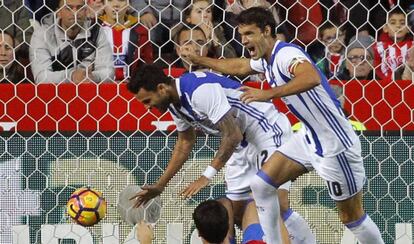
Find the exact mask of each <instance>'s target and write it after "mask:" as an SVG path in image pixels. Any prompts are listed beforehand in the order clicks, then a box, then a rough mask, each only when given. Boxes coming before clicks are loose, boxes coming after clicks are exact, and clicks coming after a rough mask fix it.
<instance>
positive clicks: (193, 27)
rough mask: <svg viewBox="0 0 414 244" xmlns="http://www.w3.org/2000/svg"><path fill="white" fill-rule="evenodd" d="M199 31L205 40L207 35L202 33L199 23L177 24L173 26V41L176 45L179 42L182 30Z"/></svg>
mask: <svg viewBox="0 0 414 244" xmlns="http://www.w3.org/2000/svg"><path fill="white" fill-rule="evenodd" d="M195 30H197V31H201V32H202V33H203V35H204V36H205V37H206V40H207V36H206V33H204V31H203V29H201V27H200V26H199V25H193V24H185V23H184V24H181V25H178V26H177V27H175V28H174V29H173V41H174V42H175V44H176V45H179V44H180V40H179V39H180V35H181V33H182V32H183V31H195Z"/></svg>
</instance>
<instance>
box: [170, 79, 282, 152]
mask: <svg viewBox="0 0 414 244" xmlns="http://www.w3.org/2000/svg"><path fill="white" fill-rule="evenodd" d="M240 86H241V85H240V83H238V82H236V81H234V80H231V79H229V78H227V77H224V76H221V75H218V74H215V73H211V72H192V73H186V74H184V75H182V76H181V77H180V78H178V79H176V87H177V91H178V94H179V96H180V100H181V107H179V108H178V107H175V106H173V105H170V107H169V110H170V112H171V114H172V115H173V118H174V121H175V123H176V125H177V130H178V131H185V130H187V129H188V128H189V127H190V126H192V127H196V128H199V129H201V130H203V131H204V132H205V133H207V134H212V135H220V131H219V130H218V126H217V122H218V121H219V120H220V119H221V118H222V117H223V116H224V115H225V114H226V113H228V112H231V113H232V115H233V117H234V118H235V120H236V122H237V124H238V125H239V126H240V130H241V132H242V133H243V134H244V140H245V141H246V142H249V143H253V144H254V145H259V144H260V143H261V142H262V141H265V140H266V139H268V140H273V141H274V143H275V145H276V146H277V147H278V146H280V144H281V140H282V139H281V138H282V136H284V135H286V134H289V133H290V131H286V129H281V128H289V126H286V124H284V125H283V126H279V125H278V124H277V122H278V118H281V117H285V115H284V114H282V113H279V112H278V111H277V110H276V108H275V107H274V105H273V104H272V103H270V102H268V103H265V102H253V103H250V104H244V103H243V102H241V101H240V95H241V94H242V92H241V91H239V90H237V88H239V87H240ZM283 121H286V122H287V120H283ZM287 123H288V122H287Z"/></svg>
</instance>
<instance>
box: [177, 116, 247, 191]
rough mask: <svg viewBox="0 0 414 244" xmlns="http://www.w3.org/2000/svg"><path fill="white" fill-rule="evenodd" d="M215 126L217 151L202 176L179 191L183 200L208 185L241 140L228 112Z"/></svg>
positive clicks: (237, 128)
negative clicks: (217, 141) (218, 133)
mask: <svg viewBox="0 0 414 244" xmlns="http://www.w3.org/2000/svg"><path fill="white" fill-rule="evenodd" d="M217 125H218V127H219V129H220V134H221V142H220V146H219V149H218V151H217V153H216V155H215V157H214V158H213V160H212V162H211V164H210V165H209V166H208V167H207V169H206V171H205V172H204V173H203V175H202V176H201V177H200V178H198V179H197V180H196V181H194V182H193V183H191V184H190V185H188V186H187V187H186V188H185V189H184V190H183V191H181V195H182V196H183V197H185V198H187V197H191V196H193V195H195V194H197V193H198V192H199V191H200V190H201V189H202V188H204V187H205V186H207V185H208V183H209V181H210V180H211V179H212V178H213V177H214V175H215V174H216V173H217V172H218V171H219V170H220V169H221V168H223V166H224V165H225V164H226V162H227V161H228V160H229V159H230V156H231V155H232V154H233V152H234V150H235V149H236V147H237V145H238V144H240V142H241V140H242V139H243V135H242V133H241V131H240V128H239V126H238V125H237V124H236V122H235V120H234V117H233V115H232V114H231V112H230V110H229V111H228V112H227V113H226V114H225V115H224V116H223V117H222V118H221V119H220V120H219V121H218V122H217Z"/></svg>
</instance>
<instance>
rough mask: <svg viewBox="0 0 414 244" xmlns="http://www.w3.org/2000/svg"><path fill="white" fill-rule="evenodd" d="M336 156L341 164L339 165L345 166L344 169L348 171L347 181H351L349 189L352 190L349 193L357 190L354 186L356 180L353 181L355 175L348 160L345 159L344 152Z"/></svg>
mask: <svg viewBox="0 0 414 244" xmlns="http://www.w3.org/2000/svg"><path fill="white" fill-rule="evenodd" d="M337 158H338V159H339V162H340V164H341V167H342V165H343V167H344V168H345V170H346V171H347V173H348V177H349V181H350V182H351V189H352V191H350V194H351V195H352V194H354V193H356V192H357V186H356V182H355V177H354V174H353V173H352V169H351V167H350V166H349V162H348V160H347V159H346V156H345V153H341V154H339V155H338V156H337Z"/></svg>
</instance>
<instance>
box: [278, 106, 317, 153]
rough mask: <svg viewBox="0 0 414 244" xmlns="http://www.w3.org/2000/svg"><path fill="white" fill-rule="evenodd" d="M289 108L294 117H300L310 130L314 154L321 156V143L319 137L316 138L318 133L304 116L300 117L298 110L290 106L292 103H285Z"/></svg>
mask: <svg viewBox="0 0 414 244" xmlns="http://www.w3.org/2000/svg"><path fill="white" fill-rule="evenodd" d="M286 106H287V107H288V108H289V109H290V111H292V113H293V114H294V115H295V116H296V117H298V119H300V121H302V122H303V123H304V124H305V125H306V127H307V128H308V129H309V130H310V131H311V134H312V138H313V141H314V142H315V146H316V152H315V153H316V154H318V155H319V156H321V157H322V156H323V149H322V145H321V142H320V140H319V138H318V135H317V134H316V132H315V130H314V129H313V128H312V126H311V125H310V124H309V123H308V121H306V120H305V118H303V117H302V115H300V113H299V112H298V111H296V109H295V108H294V107H293V106H292V105H290V104H287V105H286Z"/></svg>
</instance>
